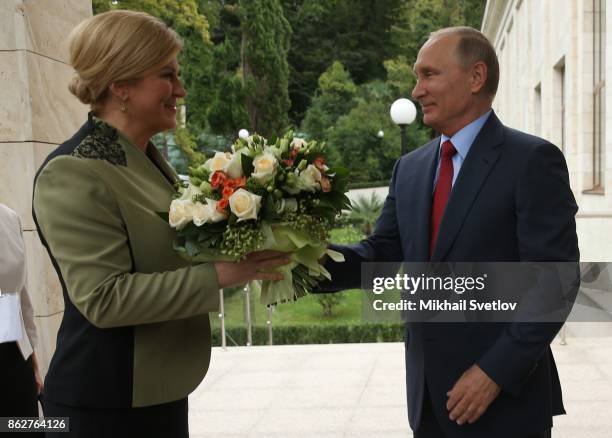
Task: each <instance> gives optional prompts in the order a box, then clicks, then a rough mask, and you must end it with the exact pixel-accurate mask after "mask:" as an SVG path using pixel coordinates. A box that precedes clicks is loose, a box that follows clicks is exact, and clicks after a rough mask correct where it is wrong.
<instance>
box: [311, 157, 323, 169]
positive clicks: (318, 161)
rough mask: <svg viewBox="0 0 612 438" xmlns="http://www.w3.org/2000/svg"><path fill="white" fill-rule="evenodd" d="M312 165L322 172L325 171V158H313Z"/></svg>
mask: <svg viewBox="0 0 612 438" xmlns="http://www.w3.org/2000/svg"><path fill="white" fill-rule="evenodd" d="M312 164H314V165H315V167H316V168H317V169H319V170H324V169H325V158H324V157H318V158H315V159H314V161H313V162H312Z"/></svg>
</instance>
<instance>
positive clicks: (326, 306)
mask: <svg viewBox="0 0 612 438" xmlns="http://www.w3.org/2000/svg"><path fill="white" fill-rule="evenodd" d="M316 299H317V302H318V303H319V305H320V306H321V307H322V308H323V317H325V318H331V317H332V316H333V314H332V311H333V309H334V307H336V306H338V305H339V304H341V303H342V300H343V299H344V295H341V294H337V293H334V294H317V295H316Z"/></svg>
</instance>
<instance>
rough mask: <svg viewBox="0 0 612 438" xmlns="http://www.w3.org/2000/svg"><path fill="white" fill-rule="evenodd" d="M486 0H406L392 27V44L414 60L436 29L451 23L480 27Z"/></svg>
mask: <svg viewBox="0 0 612 438" xmlns="http://www.w3.org/2000/svg"><path fill="white" fill-rule="evenodd" d="M484 5H485V1H484V0H408V1H406V2H403V4H402V6H401V8H400V9H399V12H398V15H397V19H396V21H395V22H394V24H393V26H392V27H391V41H392V45H393V46H394V47H396V50H397V54H398V55H403V56H405V57H406V59H407V60H408V62H409V63H410V64H413V63H414V61H415V60H416V57H417V54H418V52H419V48H420V47H421V46H422V45H423V43H424V42H425V41H426V40H427V37H428V36H429V34H430V33H431V32H433V31H435V30H438V29H441V28H443V27H450V26H470V27H474V28H476V29H478V28H480V24H481V22H482V16H483V14H484Z"/></svg>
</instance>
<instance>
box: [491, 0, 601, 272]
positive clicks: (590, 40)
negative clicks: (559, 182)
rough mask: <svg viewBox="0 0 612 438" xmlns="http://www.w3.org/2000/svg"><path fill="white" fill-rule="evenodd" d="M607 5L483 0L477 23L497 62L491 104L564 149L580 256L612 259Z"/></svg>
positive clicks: (578, 0)
mask: <svg viewBox="0 0 612 438" xmlns="http://www.w3.org/2000/svg"><path fill="white" fill-rule="evenodd" d="M607 6H610V7H607ZM611 7H612V5H607V1H606V0H488V1H487V5H486V9H485V15H484V19H483V24H482V31H483V32H484V34H485V35H486V36H487V37H488V38H489V39H490V41H491V42H492V43H493V45H494V47H495V49H496V51H497V54H498V58H499V63H500V84H499V90H498V93H497V97H496V98H495V102H494V104H493V107H494V109H495V111H496V112H497V114H498V115H499V116H500V118H501V120H502V121H503V122H504V123H505V124H506V125H508V126H510V127H513V128H516V129H519V130H521V131H526V132H529V133H532V134H534V135H537V136H540V137H543V138H546V139H548V140H550V141H551V142H553V143H554V144H556V145H557V146H558V147H559V148H560V149H561V150H562V151H563V152H564V154H565V157H566V159H567V163H568V168H569V172H570V180H571V181H570V182H571V186H572V189H573V191H574V195H575V196H576V199H577V201H578V205H579V212H578V216H577V227H578V237H579V241H580V251H581V260H582V261H601V262H607V261H612V87H609V86H606V71H610V72H612V56H608V54H607V53H608V51H609V50H612V39H611V35H612V34H608V33H607V32H606V23H607V22H611V20H609V18H610V16H609V14H611V13H612V11H611ZM611 55H612V53H611ZM610 75H611V76H612V73H611V74H610ZM606 108H608V109H609V110H608V111H606Z"/></svg>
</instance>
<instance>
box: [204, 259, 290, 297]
mask: <svg viewBox="0 0 612 438" xmlns="http://www.w3.org/2000/svg"><path fill="white" fill-rule="evenodd" d="M290 261H291V259H290V258H289V255H288V254H287V253H285V252H280V251H270V250H266V251H257V252H253V253H251V254H249V255H248V256H247V258H246V259H245V260H242V261H240V262H216V263H215V269H216V270H217V280H218V282H219V288H221V289H223V288H226V287H232V286H238V285H241V284H245V283H247V282H249V281H251V280H282V279H283V274H281V273H280V272H274V271H271V269H273V268H276V267H278V266H283V265H286V264H287V263H289V262H290Z"/></svg>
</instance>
